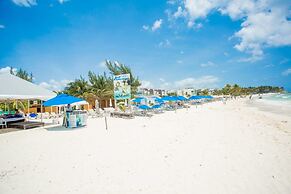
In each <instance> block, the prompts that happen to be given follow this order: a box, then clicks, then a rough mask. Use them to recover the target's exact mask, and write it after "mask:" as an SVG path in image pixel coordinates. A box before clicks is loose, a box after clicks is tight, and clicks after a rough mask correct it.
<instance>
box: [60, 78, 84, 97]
mask: <svg viewBox="0 0 291 194" xmlns="http://www.w3.org/2000/svg"><path fill="white" fill-rule="evenodd" d="M88 92H89V85H88V82H87V81H86V80H85V79H84V78H83V77H82V76H81V77H80V79H76V80H75V81H73V82H70V83H68V85H67V87H66V88H65V89H64V91H63V93H65V94H69V95H72V96H76V97H80V98H84V97H85V96H86V95H87V93H88Z"/></svg>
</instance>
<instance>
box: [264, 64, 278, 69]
mask: <svg viewBox="0 0 291 194" xmlns="http://www.w3.org/2000/svg"><path fill="white" fill-rule="evenodd" d="M274 66H275V65H274V64H268V65H265V66H264V68H270V67H274Z"/></svg>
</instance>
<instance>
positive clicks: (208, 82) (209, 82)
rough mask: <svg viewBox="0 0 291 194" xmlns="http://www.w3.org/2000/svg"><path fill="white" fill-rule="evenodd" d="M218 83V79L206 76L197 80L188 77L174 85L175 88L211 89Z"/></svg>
mask: <svg viewBox="0 0 291 194" xmlns="http://www.w3.org/2000/svg"><path fill="white" fill-rule="evenodd" d="M218 82H219V79H218V77H215V76H212V75H207V76H202V77H198V78H193V77H189V78H186V79H182V80H179V81H176V82H175V83H174V85H175V87H177V88H187V87H195V88H211V87H216V84H217V83H218Z"/></svg>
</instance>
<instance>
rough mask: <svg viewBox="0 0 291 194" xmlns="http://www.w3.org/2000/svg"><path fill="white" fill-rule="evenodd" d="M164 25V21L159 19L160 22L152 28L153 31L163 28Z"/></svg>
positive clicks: (155, 23) (156, 22)
mask: <svg viewBox="0 0 291 194" xmlns="http://www.w3.org/2000/svg"><path fill="white" fill-rule="evenodd" d="M162 23H163V20H162V19H159V20H156V21H155V22H154V24H153V26H152V28H151V29H152V31H153V32H154V31H156V30H157V29H159V28H161V26H162Z"/></svg>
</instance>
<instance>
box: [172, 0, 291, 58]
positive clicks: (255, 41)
mask: <svg viewBox="0 0 291 194" xmlns="http://www.w3.org/2000/svg"><path fill="white" fill-rule="evenodd" d="M290 6H291V4H290V1H289V2H288V1H285V0H235V1H234V0H184V1H182V3H181V4H180V5H179V7H178V9H177V11H176V12H175V13H174V14H173V15H172V16H170V17H173V18H178V17H184V18H185V20H186V21H187V26H188V27H191V28H192V27H194V28H195V25H196V26H197V27H198V28H201V27H202V24H201V25H198V24H196V23H197V21H201V20H202V19H205V18H206V17H207V16H208V15H209V14H210V13H211V12H213V11H219V12H220V13H221V14H223V15H228V16H229V17H230V18H231V19H232V20H240V21H242V24H241V29H240V30H238V31H237V32H236V33H235V34H234V36H233V37H234V38H236V39H237V40H238V43H237V44H235V45H234V48H235V49H237V50H238V51H240V52H245V53H249V54H250V55H251V57H250V58H248V59H247V60H245V61H256V60H260V59H262V58H263V55H264V52H263V50H264V49H265V48H268V47H279V46H287V45H291V21H290V19H288V18H290V16H291V12H290V9H289V8H290ZM197 27H196V28H197Z"/></svg>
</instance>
